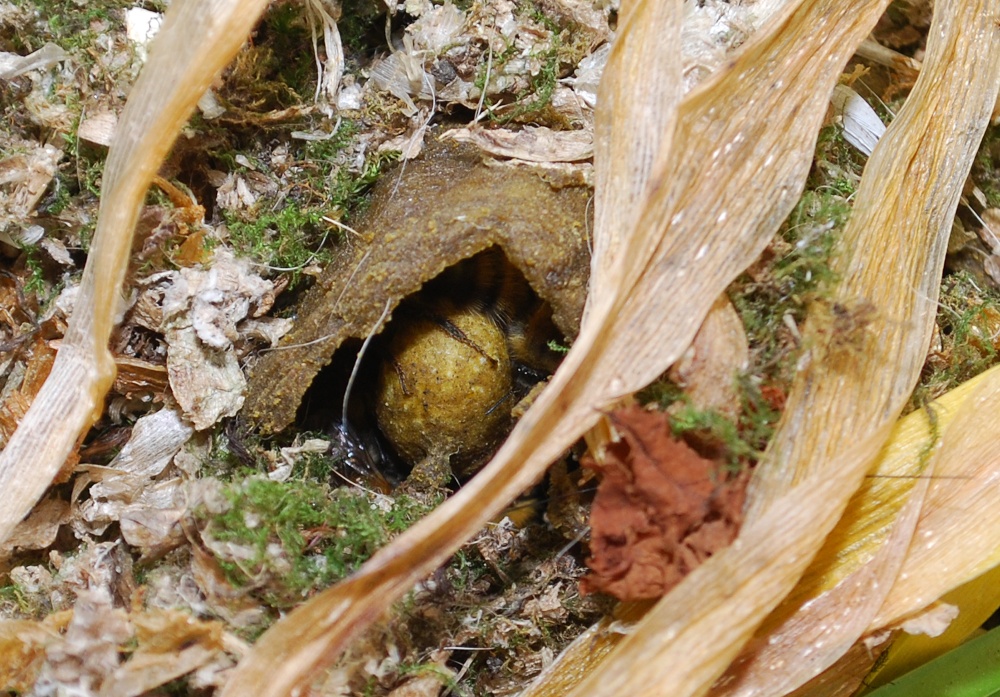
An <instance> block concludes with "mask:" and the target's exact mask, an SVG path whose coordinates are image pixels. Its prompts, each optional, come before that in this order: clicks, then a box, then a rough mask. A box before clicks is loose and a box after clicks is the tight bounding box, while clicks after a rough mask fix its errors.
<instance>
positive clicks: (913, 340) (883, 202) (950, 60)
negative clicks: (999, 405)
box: [721, 0, 1000, 694]
mask: <svg viewBox="0 0 1000 697" xmlns="http://www.w3.org/2000/svg"><path fill="white" fill-rule="evenodd" d="M986 9H987V4H986V2H985V1H983V0H952V1H951V2H947V3H944V4H939V5H938V6H937V8H936V12H935V15H934V23H933V24H932V27H931V30H930V37H931V38H930V40H929V42H928V58H927V61H926V63H925V68H924V72H923V73H922V74H921V76H920V79H919V80H918V82H917V85H916V86H915V89H914V91H913V93H912V95H911V97H910V100H909V101H908V103H907V104H906V106H905V107H904V109H903V112H902V114H901V115H900V118H899V119H897V120H896V122H895V123H894V124H893V125H892V126H891V127H890V129H889V130H888V132H887V133H886V135H885V137H884V138H883V140H882V141H881V143H880V145H879V147H878V148H877V149H876V151H875V153H874V155H873V157H872V159H871V160H870V161H869V165H868V169H867V170H866V173H865V176H864V178H863V179H862V184H861V189H860V191H859V194H858V199H857V203H856V206H855V211H854V216H853V217H852V219H851V221H850V223H849V225H848V227H847V229H846V231H845V233H844V240H843V245H844V250H843V251H842V252H841V259H840V263H841V264H842V267H841V268H843V269H844V274H843V280H842V281H841V283H840V284H839V285H838V287H837V289H836V293H835V299H834V302H835V303H841V304H843V305H844V306H846V307H851V304H852V303H854V304H857V303H859V302H860V303H872V304H874V305H875V306H876V307H877V308H878V311H879V316H878V317H877V318H876V319H875V320H873V325H874V326H872V327H862V328H861V332H862V336H861V337H852V340H857V341H858V343H859V345H858V346H847V347H843V346H839V345H838V344H837V342H838V341H839V340H840V339H839V338H838V337H837V336H831V335H829V334H826V335H824V334H823V333H822V331H821V329H820V326H821V325H820V320H819V319H818V318H817V314H821V313H822V312H824V311H826V310H827V308H826V307H824V306H820V307H819V308H818V310H816V311H814V313H813V315H812V316H811V318H810V321H811V325H810V329H811V333H807V337H810V338H811V340H812V341H813V342H814V343H813V345H812V347H811V348H810V349H809V350H810V351H811V352H812V355H811V357H810V363H809V364H808V365H807V366H805V368H804V370H802V371H801V372H800V374H799V375H798V376H797V379H796V384H795V386H794V387H793V389H792V393H791V395H790V398H789V403H788V406H787V410H788V411H786V418H784V419H783V420H782V423H781V424H780V425H779V428H778V432H777V433H776V435H775V437H774V439H773V440H772V442H771V445H770V447H769V450H768V453H767V456H766V457H765V461H764V463H763V464H762V465H761V468H762V469H761V470H760V474H761V475H762V476H761V477H760V479H758V480H756V481H755V482H754V484H755V485H756V489H755V494H756V500H754V501H752V503H751V508H750V510H751V512H752V513H753V514H757V515H759V514H760V511H762V510H764V511H767V503H766V502H767V501H768V500H770V499H771V497H772V496H778V495H780V493H779V492H783V491H784V490H786V488H787V487H788V486H790V485H796V484H798V483H800V482H802V481H808V480H813V481H817V482H820V481H822V480H823V478H824V474H825V473H829V474H831V475H833V474H834V473H836V474H837V476H850V475H849V468H848V466H847V463H848V462H852V463H854V464H857V465H859V466H860V467H861V468H859V470H858V471H856V472H855V473H854V476H855V477H856V478H857V480H858V481H859V483H860V477H861V476H862V475H863V473H864V469H863V467H864V464H865V460H866V459H867V460H868V461H871V460H872V459H874V458H875V457H876V456H877V455H878V450H877V449H873V450H872V451H870V452H869V453H868V454H867V455H864V454H862V458H861V459H860V460H857V459H854V458H853V457H852V458H850V459H848V460H846V461H845V460H844V459H842V458H841V453H846V452H848V451H851V452H852V453H855V454H856V453H857V450H856V449H855V448H853V447H852V446H851V445H850V443H852V441H853V439H856V438H857V437H858V436H859V435H860V436H862V437H864V438H867V439H869V442H872V443H873V444H874V445H876V447H877V448H880V447H881V443H878V442H877V440H874V439H873V436H875V435H876V434H878V433H880V432H882V431H884V429H885V426H886V424H887V423H888V422H889V420H890V419H894V418H895V417H896V416H897V415H898V413H899V411H900V410H901V409H902V406H903V404H904V402H905V399H906V398H907V397H908V395H909V393H910V391H911V390H912V388H913V386H914V384H915V383H916V380H917V377H918V376H919V371H920V369H921V367H922V365H923V360H924V356H925V355H926V350H927V346H928V343H929V341H930V330H931V327H932V322H933V318H934V311H935V310H936V300H937V288H938V279H939V277H940V272H941V268H942V265H943V262H944V252H945V248H946V245H947V240H948V236H949V233H950V230H951V220H952V216H953V215H954V210H955V207H956V206H957V203H958V198H959V196H960V195H961V191H962V185H963V183H964V182H965V179H966V177H967V175H968V171H969V168H970V167H971V164H972V158H973V157H974V156H975V152H976V149H977V147H978V145H979V142H980V140H981V138H982V134H983V132H984V130H985V127H986V125H987V123H988V119H989V115H990V112H991V109H992V105H993V102H994V100H995V98H996V94H997V89H998V87H1000V76H998V75H997V74H990V73H989V72H984V71H981V70H978V71H977V66H981V65H984V64H985V65H996V64H997V61H998V60H1000V32H998V31H997V28H996V27H995V26H994V27H989V28H987V27H986V26H985V25H984V24H983V23H980V26H979V29H978V31H972V32H970V31H968V27H970V26H973V25H975V24H976V22H977V19H978V18H981V17H983V16H984V13H985V11H986ZM807 331H808V330H807ZM809 340H810V339H809V338H807V341H809ZM807 345H808V344H807ZM959 424H960V422H959V421H958V420H956V421H955V422H954V424H953V426H952V430H951V431H949V432H950V433H951V432H954V429H955V428H959ZM923 459H924V460H925V459H926V458H923ZM910 464H911V465H912V466H914V469H917V470H918V471H919V470H920V469H922V467H921V466H922V464H923V463H922V462H921V458H919V457H918V458H916V461H915V462H914V461H911V463H910ZM937 467H940V468H941V469H940V470H938V469H936V468H937ZM931 472H937V473H938V474H940V475H942V476H946V475H945V473H946V472H947V466H946V464H945V462H944V461H943V460H942V458H941V452H940V451H939V452H938V454H937V455H936V456H935V457H934V458H933V459H932V461H931V463H930V465H929V466H928V468H927V470H926V472H925V474H928V476H931V475H930V474H929V473H931ZM755 476H756V475H755ZM928 481H929V480H928V479H921V480H920V481H919V482H918V483H917V485H916V486H914V487H913V491H912V493H910V494H909V497H910V499H911V500H910V501H909V502H908V503H907V504H906V506H905V507H903V508H902V509H901V510H899V509H897V510H898V511H899V512H898V513H897V515H896V516H895V518H894V519H893V520H892V522H891V532H889V529H890V528H889V527H888V526H886V527H885V528H883V530H882V531H880V532H881V534H882V535H888V538H887V539H886V541H885V542H884V543H882V544H881V545H880V547H873V546H871V545H870V544H869V545H866V546H865V548H864V549H862V550H860V552H861V553H862V554H865V555H867V556H868V557H869V558H868V559H867V560H866V562H865V564H864V565H863V566H860V567H858V565H857V564H852V566H853V567H855V569H856V570H854V571H853V572H851V575H850V576H848V577H847V578H844V579H843V580H842V581H841V582H840V583H839V584H838V585H837V586H836V587H835V588H833V589H831V590H828V591H826V592H823V593H819V594H810V595H809V597H808V599H796V601H795V602H787V603H786V605H785V607H783V608H782V609H780V610H779V611H778V613H776V614H775V615H773V616H772V617H771V618H770V619H769V621H768V623H767V625H765V627H764V628H763V630H762V632H761V634H760V635H759V636H758V639H757V640H756V641H755V642H754V645H753V646H751V647H749V648H748V653H746V654H745V655H744V657H743V659H742V660H741V664H742V665H741V666H739V667H737V668H734V670H733V672H732V673H731V675H730V677H731V678H733V679H734V680H735V681H736V682H735V683H732V684H730V685H727V688H726V690H725V691H724V692H722V693H721V694H750V693H755V692H756V691H761V690H762V691H765V692H775V693H783V692H787V691H788V690H790V689H794V688H795V687H798V686H799V685H801V684H802V683H804V682H806V681H807V680H809V679H811V678H812V677H814V676H815V675H817V674H818V673H819V672H820V671H822V670H824V669H825V668H827V667H828V666H830V665H832V664H833V663H835V662H836V661H837V660H839V659H840V658H841V656H842V655H844V654H845V653H846V652H847V650H848V649H849V648H850V647H851V645H852V644H853V643H854V642H855V641H857V640H858V639H859V638H860V637H861V636H862V634H863V633H864V631H865V630H866V629H868V628H869V627H870V624H869V623H870V622H871V621H872V618H873V616H874V615H875V613H876V611H877V608H878V606H879V605H880V604H881V599H882V597H883V596H885V594H886V591H887V590H888V589H889V588H892V595H891V596H889V597H903V598H906V602H908V605H907V607H909V608H910V610H911V611H913V610H915V609H919V608H920V607H923V606H924V605H926V604H928V603H929V602H931V601H933V600H934V599H935V598H937V597H938V596H939V595H940V594H941V592H943V590H941V589H940V588H934V587H930V588H928V587H926V586H925V585H921V586H920V587H919V590H918V589H914V590H913V591H911V596H912V595H913V594H915V593H923V597H922V600H923V603H922V604H921V603H920V602H919V601H918V600H917V599H915V598H914V597H908V596H906V595H905V594H903V593H902V592H901V591H900V590H899V587H898V584H897V586H895V587H894V586H892V583H893V581H894V580H896V578H897V574H899V577H900V579H904V578H912V577H913V576H914V575H916V576H917V577H918V578H919V576H920V574H919V572H918V571H917V568H928V566H927V564H929V563H930V559H926V558H925V559H921V562H922V563H921V566H920V567H915V568H913V570H912V571H911V572H909V574H908V573H907V572H906V571H905V570H904V571H903V572H902V573H900V566H901V565H900V562H902V559H903V554H904V553H906V552H907V550H908V549H909V556H908V557H907V559H906V562H905V564H906V566H904V567H903V568H904V569H905V568H907V567H909V566H910V565H911V564H912V562H911V558H912V557H913V549H912V548H911V547H910V546H909V545H910V540H911V539H924V538H923V536H927V535H928V533H927V532H926V531H924V532H921V530H926V525H925V521H926V520H927V519H928V511H929V510H934V504H933V502H934V500H935V497H934V496H933V495H932V494H928V495H927V499H926V504H925V506H924V509H923V511H922V513H921V516H922V518H921V522H920V527H919V528H918V532H917V533H916V534H914V524H915V522H916V519H915V518H914V517H913V516H914V514H915V512H916V511H917V510H918V506H919V505H920V504H921V503H922V502H923V494H924V490H925V489H926V486H927V484H928ZM938 481H940V480H938ZM948 481H949V483H950V484H951V485H952V486H953V485H954V482H952V481H951V480H950V478H949V480H948ZM934 487H935V488H934V491H937V490H938V489H939V485H938V484H935V485H934ZM964 488H965V487H963V489H964ZM954 490H955V489H954V488H951V489H949V491H954ZM962 494H964V495H965V496H969V497H971V496H973V495H974V493H973V492H970V491H963V492H962ZM902 501H905V497H903V498H901V499H900V502H899V503H900V504H901V503H902ZM831 503H832V505H835V506H843V503H842V502H832V499H831V501H828V502H827V504H826V505H831ZM937 510H941V509H937ZM949 515H951V511H949V512H948V513H946V514H944V516H943V519H940V520H938V521H937V523H938V524H937V525H936V526H935V530H936V531H937V530H941V529H943V528H946V526H947V525H948V524H949V522H950V521H951V519H950V518H949V517H948V516H949ZM752 520H753V517H752V516H751V521H752ZM936 531H935V533H934V534H935V535H936V534H937V532H936ZM937 542H938V541H937V540H936V539H935V541H934V544H935V545H936V544H937ZM873 549H877V551H874V552H873ZM817 561H818V562H819V563H820V564H826V563H828V562H829V557H820V558H819V559H818V560H817ZM957 565H958V560H957V559H955V558H952V560H951V564H950V565H945V566H946V567H947V566H957ZM979 570H980V571H981V570H982V568H981V567H980V569H979ZM818 578H823V575H822V574H814V575H813V579H818ZM859 583H864V584H866V585H864V586H859V585H858V584H859ZM930 585H931V586H933V584H930ZM936 590H937V591H940V592H935V591H936ZM944 590H947V589H944ZM901 602H903V601H901ZM824 606H825V607H827V608H828V609H832V608H833V607H836V612H824V611H823V608H824ZM879 616H880V618H881V619H877V620H876V622H877V625H876V626H879V627H881V626H885V624H886V610H885V609H884V608H883V609H882V610H881V611H880V612H879ZM750 654H755V655H753V656H751V655H750ZM802 656H808V660H805V661H803V660H801V658H802ZM778 666H780V667H781V670H776V669H775V668H776V667H778Z"/></svg>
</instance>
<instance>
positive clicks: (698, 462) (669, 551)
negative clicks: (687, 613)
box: [580, 406, 747, 600]
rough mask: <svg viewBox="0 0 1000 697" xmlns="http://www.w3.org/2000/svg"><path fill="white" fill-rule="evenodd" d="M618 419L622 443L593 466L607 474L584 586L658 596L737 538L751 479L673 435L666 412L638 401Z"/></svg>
mask: <svg viewBox="0 0 1000 697" xmlns="http://www.w3.org/2000/svg"><path fill="white" fill-rule="evenodd" d="M611 421H612V423H613V424H614V426H615V428H616V430H618V431H619V432H621V434H622V440H621V441H619V442H617V443H612V444H610V445H609V446H608V447H607V451H606V456H605V462H604V463H603V464H601V465H596V464H595V463H594V462H593V461H591V462H590V463H585V465H586V466H589V467H594V468H595V469H598V470H600V471H601V472H602V474H603V479H602V480H601V483H600V485H599V486H598V489H597V496H596V498H595V499H594V505H593V507H592V509H591V517H590V525H591V540H590V549H591V557H590V558H589V559H587V565H588V566H589V567H590V568H591V569H592V570H593V573H592V574H591V575H590V576H587V577H586V578H584V579H583V581H582V582H581V584H580V586H581V590H582V591H583V592H585V593H590V592H594V591H602V592H605V593H609V594H611V595H614V596H616V597H618V598H620V599H622V600H640V599H646V598H658V597H660V596H662V595H663V594H665V593H666V592H667V591H669V590H670V589H671V588H673V587H674V586H675V585H677V583H678V582H680V580H681V579H682V578H684V576H686V575H687V574H688V573H689V572H690V571H691V570H692V569H694V568H695V567H697V566H698V565H699V564H701V562H703V561H704V560H705V559H706V558H707V557H709V556H711V555H712V553H713V552H715V551H716V550H718V549H721V548H722V547H725V546H726V545H728V544H729V543H730V542H731V541H732V540H733V539H734V538H735V537H736V533H737V532H738V531H739V526H740V522H741V521H742V517H743V516H742V508H743V494H744V490H745V486H746V481H747V477H746V476H738V477H735V478H731V479H728V480H727V479H726V478H725V474H724V473H723V472H722V471H720V468H719V463H717V462H713V461H712V460H708V459H706V458H704V457H702V456H701V455H699V454H698V453H697V452H695V451H694V450H693V449H692V448H691V447H690V446H689V445H687V444H686V443H685V442H684V441H682V440H679V439H677V438H675V437H674V436H673V434H672V433H671V431H670V423H669V418H668V416H667V415H666V414H665V413H663V412H657V411H646V410H645V409H643V408H641V407H639V406H631V407H628V408H626V409H622V410H620V411H618V412H615V413H614V414H613V415H612V416H611Z"/></svg>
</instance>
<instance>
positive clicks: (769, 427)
mask: <svg viewBox="0 0 1000 697" xmlns="http://www.w3.org/2000/svg"><path fill="white" fill-rule="evenodd" d="M738 386H739V393H740V403H741V410H740V415H739V417H738V418H737V419H735V420H734V419H732V418H730V417H728V416H726V415H725V414H722V413H720V412H718V411H715V410H711V409H698V408H696V407H695V406H694V405H692V404H691V403H690V401H689V400H688V399H687V397H686V396H685V395H684V393H683V392H682V391H681V390H680V388H678V387H677V386H676V385H674V384H673V383H671V382H670V381H667V380H664V381H661V382H659V383H657V385H656V386H655V387H653V388H650V389H647V390H645V391H643V392H642V393H640V394H639V399H640V401H644V402H647V403H649V402H650V401H655V402H656V403H658V404H659V405H660V406H661V407H662V408H664V409H665V408H667V407H672V408H671V409H670V427H671V429H672V430H673V432H674V435H676V436H681V435H684V434H688V433H690V434H694V435H697V436H699V437H700V438H704V439H707V440H708V441H709V442H710V443H712V444H715V445H718V446H721V447H722V449H723V452H724V457H725V458H726V459H727V461H728V462H729V464H730V465H731V466H733V467H740V466H743V465H746V464H750V463H754V462H756V461H757V460H758V459H759V458H760V456H761V454H762V453H763V452H764V448H765V447H766V446H767V443H768V441H769V440H770V439H771V435H772V434H773V433H774V426H775V424H777V422H778V418H779V416H780V412H779V411H778V410H777V409H775V408H774V407H773V406H772V405H771V404H770V403H769V402H768V401H767V400H766V399H765V398H764V396H763V395H762V393H761V390H760V389H759V388H758V387H757V385H756V384H755V383H754V381H752V380H751V379H749V378H748V377H746V376H741V377H740V378H738Z"/></svg>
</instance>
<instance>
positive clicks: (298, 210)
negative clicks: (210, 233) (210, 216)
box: [223, 201, 338, 283]
mask: <svg viewBox="0 0 1000 697" xmlns="http://www.w3.org/2000/svg"><path fill="white" fill-rule="evenodd" d="M323 216H324V212H323V211H322V210H321V209H319V208H305V207H303V206H302V204H300V203H298V202H295V201H292V202H289V203H288V204H287V205H285V206H282V207H279V208H276V209H272V210H259V207H256V208H254V209H252V210H251V211H248V212H245V213H244V212H241V213H239V214H237V213H233V212H232V211H223V217H224V218H225V220H226V225H227V227H228V228H229V237H230V241H231V242H232V244H233V247H234V248H235V249H236V250H237V252H239V253H240V254H242V255H243V256H247V257H250V258H251V259H253V260H255V261H257V262H259V263H261V264H264V265H266V266H268V267H270V268H271V269H272V270H274V271H288V272H291V274H292V279H293V283H294V282H295V281H297V280H298V278H299V274H300V271H301V269H302V267H304V266H305V265H307V264H310V263H319V264H323V263H326V262H328V261H329V260H330V256H329V252H327V251H326V250H323V249H318V244H317V242H316V240H317V238H318V239H320V240H321V239H322V236H323V235H322V232H321V223H322V221H323ZM327 233H329V234H334V235H336V234H338V233H337V232H336V231H334V232H332V233H330V231H329V229H327Z"/></svg>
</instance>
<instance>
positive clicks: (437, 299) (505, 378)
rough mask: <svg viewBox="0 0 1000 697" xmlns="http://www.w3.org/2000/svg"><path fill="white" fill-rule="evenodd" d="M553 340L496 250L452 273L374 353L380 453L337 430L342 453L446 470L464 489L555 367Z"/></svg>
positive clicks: (376, 463)
mask: <svg viewBox="0 0 1000 697" xmlns="http://www.w3.org/2000/svg"><path fill="white" fill-rule="evenodd" d="M557 338H559V331H558V330H557V329H556V327H555V326H554V324H553V323H552V319H551V310H550V309H549V308H548V306H547V305H546V304H545V303H544V302H542V301H541V300H540V299H539V298H538V296H537V295H536V294H535V293H534V291H532V290H531V288H530V286H529V285H528V284H527V282H526V281H525V280H524V277H523V276H522V275H521V274H520V272H518V271H517V270H516V269H515V268H514V267H513V265H512V264H510V262H508V261H507V258H506V257H505V256H504V255H503V253H502V252H501V251H500V250H499V249H497V248H491V249H488V250H486V251H484V252H482V253H480V254H477V255H476V256H474V257H471V258H469V259H467V260H465V261H462V262H460V263H459V264H456V265H454V266H452V267H450V268H449V269H447V270H446V271H445V272H444V273H442V274H441V275H440V276H438V277H437V278H435V279H434V280H432V281H430V282H428V283H427V284H425V285H424V288H423V289H422V290H421V291H420V292H419V293H418V294H416V295H415V296H413V297H410V298H408V299H406V300H405V301H404V302H403V303H401V304H400V306H399V308H398V309H397V310H396V313H395V317H394V319H393V320H392V322H390V324H389V326H388V327H387V328H386V330H385V332H384V333H383V335H382V336H380V337H379V339H378V341H377V342H376V344H375V345H374V346H373V351H372V353H373V359H374V360H375V361H376V362H377V366H376V367H375V369H374V371H373V372H374V376H373V379H372V382H373V385H372V389H371V394H370V400H369V401H370V405H371V406H370V409H371V411H372V412H373V414H374V423H375V427H376V430H377V435H376V439H377V441H378V444H377V445H375V444H373V442H372V439H371V436H369V437H368V442H367V443H366V442H365V438H363V437H359V435H358V434H357V433H353V432H351V431H350V428H349V426H347V425H346V424H345V423H343V422H342V423H341V424H340V425H339V426H338V429H335V430H336V431H338V433H337V434H336V435H338V439H339V440H340V442H341V452H342V453H344V454H346V455H348V456H351V457H354V458H356V459H357V460H361V461H363V463H364V464H363V466H364V467H368V468H374V469H376V470H379V471H384V470H385V469H386V468H385V467H384V466H383V462H384V461H385V460H387V459H388V460H393V461H399V462H402V463H403V464H404V465H405V466H406V467H411V468H412V467H417V466H420V465H422V464H423V463H427V462H429V461H436V462H438V463H447V465H448V466H449V467H450V470H451V472H452V473H453V474H454V476H455V477H457V478H458V479H459V480H463V479H467V478H468V477H470V476H471V475H473V474H475V472H476V471H477V470H478V468H479V467H481V466H482V465H483V464H484V463H485V462H486V461H487V460H488V459H489V458H490V457H491V456H492V454H493V452H494V451H495V450H496V449H497V447H499V445H500V444H501V443H502V442H503V440H504V438H506V436H507V433H509V431H510V429H511V427H512V426H513V421H514V419H513V417H512V415H511V410H512V409H513V407H514V406H515V405H516V404H517V403H518V402H519V401H520V400H521V399H522V398H523V397H524V396H525V395H526V394H527V392H528V391H529V390H530V389H531V387H532V386H534V385H535V384H537V383H538V382H539V381H540V380H541V379H543V378H544V377H545V376H546V375H548V374H550V373H551V372H552V371H554V370H555V368H556V367H557V366H558V363H559V360H560V359H561V355H560V354H559V353H558V352H556V351H554V350H552V349H551V348H550V345H551V342H552V341H553V340H555V339H557Z"/></svg>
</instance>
